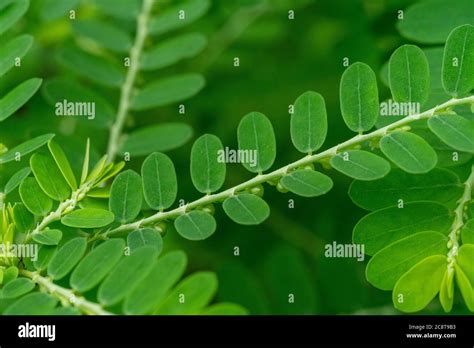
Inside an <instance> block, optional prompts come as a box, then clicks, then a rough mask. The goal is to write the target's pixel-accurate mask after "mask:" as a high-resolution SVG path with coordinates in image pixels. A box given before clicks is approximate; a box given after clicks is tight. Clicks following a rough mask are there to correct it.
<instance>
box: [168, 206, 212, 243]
mask: <svg viewBox="0 0 474 348" xmlns="http://www.w3.org/2000/svg"><path fill="white" fill-rule="evenodd" d="M174 227H175V228H176V231H178V233H179V234H180V235H181V236H182V237H184V238H186V239H189V240H203V239H206V238H209V237H210V236H211V235H212V234H213V233H214V232H215V231H216V220H214V218H213V217H212V215H211V214H209V213H206V212H204V211H199V210H193V211H191V212H189V213H186V214H183V215H180V216H179V217H178V218H177V219H176V220H175V221H174Z"/></svg>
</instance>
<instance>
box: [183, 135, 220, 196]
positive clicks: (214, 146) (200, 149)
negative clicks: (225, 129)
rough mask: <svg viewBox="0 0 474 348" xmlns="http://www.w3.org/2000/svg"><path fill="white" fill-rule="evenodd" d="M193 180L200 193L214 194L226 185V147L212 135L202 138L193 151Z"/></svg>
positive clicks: (195, 143) (195, 144)
mask: <svg viewBox="0 0 474 348" xmlns="http://www.w3.org/2000/svg"><path fill="white" fill-rule="evenodd" d="M190 167H191V179H192V181H193V184H194V186H195V187H196V189H197V190H198V191H199V192H202V193H212V192H215V191H217V190H219V189H220V188H221V186H222V185H223V184H224V180H225V174H226V165H225V158H224V146H223V145H222V142H221V141H220V139H219V138H218V137H216V136H215V135H212V134H204V135H202V136H200V137H199V138H198V139H197V140H196V141H195V142H194V144H193V147H192V149H191V163H190Z"/></svg>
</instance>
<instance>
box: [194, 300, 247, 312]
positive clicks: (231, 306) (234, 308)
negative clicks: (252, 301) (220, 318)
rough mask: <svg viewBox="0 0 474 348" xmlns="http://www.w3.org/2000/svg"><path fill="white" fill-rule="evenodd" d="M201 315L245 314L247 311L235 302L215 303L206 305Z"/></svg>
mask: <svg viewBox="0 0 474 348" xmlns="http://www.w3.org/2000/svg"><path fill="white" fill-rule="evenodd" d="M200 314H201V315H247V314H248V311H247V309H245V308H244V307H242V306H240V305H238V304H235V303H216V304H214V305H212V306H209V307H207V308H206V309H204V310H203V311H202V312H201V313H200Z"/></svg>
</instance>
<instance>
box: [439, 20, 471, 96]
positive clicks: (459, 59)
mask: <svg viewBox="0 0 474 348" xmlns="http://www.w3.org/2000/svg"><path fill="white" fill-rule="evenodd" d="M441 76H442V82H443V87H444V90H445V91H446V93H448V94H450V95H452V96H454V97H460V96H464V95H467V94H468V93H469V92H470V91H471V90H472V89H473V88H474V26H473V25H470V24H466V25H462V26H460V27H457V28H456V29H454V30H453V31H452V32H451V34H449V37H448V40H447V41H446V45H445V47H444V55H443V68H442V71H441Z"/></svg>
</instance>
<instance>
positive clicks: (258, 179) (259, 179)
mask: <svg viewBox="0 0 474 348" xmlns="http://www.w3.org/2000/svg"><path fill="white" fill-rule="evenodd" d="M471 103H474V96H469V97H465V98H461V99H451V100H448V101H447V102H444V103H442V104H440V105H438V106H436V107H434V108H432V109H429V110H427V111H424V112H422V113H419V114H413V115H410V116H407V117H405V118H403V119H401V120H398V121H396V122H394V123H391V124H389V125H388V126H385V127H382V128H379V129H377V130H375V131H373V132H371V133H367V134H358V135H356V136H354V137H352V138H351V139H349V140H347V141H345V142H343V143H341V144H338V145H336V146H333V147H331V148H329V149H327V150H325V151H323V152H320V153H317V154H314V155H307V156H306V157H303V158H301V159H299V160H297V161H295V162H293V163H290V164H288V165H286V166H284V167H281V168H279V169H276V170H274V171H273V172H270V173H268V174H258V175H257V176H255V177H253V178H252V179H250V180H247V181H245V182H243V183H241V184H239V185H236V186H234V187H231V188H229V189H227V190H225V191H222V192H219V193H215V194H209V195H206V196H204V197H201V198H199V199H197V200H195V201H193V202H190V203H188V204H186V205H185V206H182V207H178V208H175V209H173V210H170V211H160V212H157V213H156V214H154V215H151V216H149V217H146V218H143V219H141V220H137V221H135V222H132V223H129V224H124V225H121V226H119V227H117V228H114V229H111V230H108V231H105V232H102V233H98V234H95V235H94V236H92V237H91V238H90V239H89V242H92V241H94V240H97V239H107V238H108V237H109V236H111V235H114V234H117V233H120V232H124V231H129V230H135V229H138V228H140V227H141V226H143V225H149V224H154V223H157V222H159V221H162V220H165V219H170V218H175V217H177V216H179V215H182V214H184V213H186V212H187V211H188V210H191V209H194V208H197V207H200V206H204V205H207V204H210V203H213V202H217V201H222V200H224V199H226V198H228V197H231V196H233V195H234V194H235V193H236V192H238V191H242V190H245V189H248V188H251V187H253V186H255V185H259V184H262V183H264V182H268V181H271V180H275V179H278V178H280V177H282V176H283V175H285V174H287V173H288V172H289V171H290V170H293V169H296V168H299V167H303V166H305V165H307V164H310V163H313V162H317V161H320V160H322V159H325V158H330V157H332V156H334V155H336V154H337V153H338V152H340V151H341V150H344V149H348V148H350V147H352V146H354V145H358V144H360V143H363V142H365V141H368V140H371V139H374V138H378V137H383V136H384V135H386V134H387V133H389V132H391V131H393V130H396V129H398V128H400V127H402V126H405V125H407V124H409V123H411V122H414V121H417V120H420V119H427V118H430V117H432V116H434V115H436V114H437V113H439V112H441V111H444V110H446V109H448V108H451V107H453V106H456V105H462V104H471Z"/></svg>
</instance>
